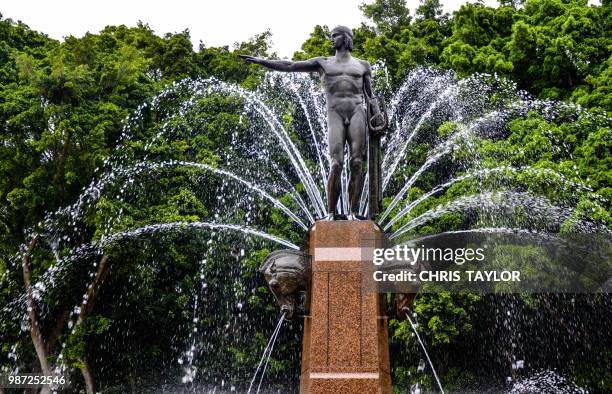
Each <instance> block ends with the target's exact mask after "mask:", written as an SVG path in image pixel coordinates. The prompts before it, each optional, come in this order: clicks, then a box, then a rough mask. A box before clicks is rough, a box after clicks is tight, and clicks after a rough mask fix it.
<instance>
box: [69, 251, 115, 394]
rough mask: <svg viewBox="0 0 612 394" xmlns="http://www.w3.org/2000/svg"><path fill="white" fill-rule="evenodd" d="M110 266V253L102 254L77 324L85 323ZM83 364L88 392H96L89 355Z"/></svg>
mask: <svg viewBox="0 0 612 394" xmlns="http://www.w3.org/2000/svg"><path fill="white" fill-rule="evenodd" d="M109 268H110V264H109V262H108V255H104V256H102V259H101V260H100V263H99V264H98V269H97V270H96V275H95V276H94V279H93V281H92V282H91V284H90V285H89V287H88V288H87V293H85V297H84V298H83V302H82V303H81V310H80V312H79V319H78V320H77V324H83V322H84V321H85V319H86V318H87V316H88V315H89V313H91V311H92V310H93V307H94V304H95V302H96V299H97V298H98V294H99V291H100V287H101V285H102V282H103V281H104V278H106V274H107V273H108V270H109ZM82 361H83V366H82V367H81V373H82V374H83V379H85V387H86V389H87V394H94V393H95V392H96V386H95V383H94V378H93V373H92V370H91V365H90V364H89V361H88V359H87V356H85V357H83V360H82Z"/></svg>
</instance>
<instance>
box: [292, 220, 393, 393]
mask: <svg viewBox="0 0 612 394" xmlns="http://www.w3.org/2000/svg"><path fill="white" fill-rule="evenodd" d="M383 237H384V234H383V233H382V232H381V231H380V228H379V227H378V226H376V225H375V224H374V223H373V222H371V221H320V222H317V223H316V224H315V226H314V227H313V228H312V230H311V232H310V235H309V249H310V250H309V253H310V255H311V256H312V265H311V267H312V277H311V286H310V294H309V298H310V301H309V312H310V313H309V315H307V316H306V317H305V320H304V339H303V352H302V369H301V377H300V392H301V393H391V375H390V369H389V347H388V340H387V337H388V329H387V317H386V316H385V308H384V304H383V299H382V297H381V296H380V295H379V294H377V293H375V292H367V291H365V290H363V289H362V256H363V255H364V254H363V253H362V249H361V248H362V246H364V245H367V246H366V247H370V248H371V247H381V245H382V244H383Z"/></svg>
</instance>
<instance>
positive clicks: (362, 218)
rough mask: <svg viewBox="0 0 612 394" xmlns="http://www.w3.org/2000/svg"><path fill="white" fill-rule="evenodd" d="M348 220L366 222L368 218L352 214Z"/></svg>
mask: <svg viewBox="0 0 612 394" xmlns="http://www.w3.org/2000/svg"><path fill="white" fill-rule="evenodd" d="M348 220H366V217H365V216H361V215H358V214H356V213H351V214H350V215H348Z"/></svg>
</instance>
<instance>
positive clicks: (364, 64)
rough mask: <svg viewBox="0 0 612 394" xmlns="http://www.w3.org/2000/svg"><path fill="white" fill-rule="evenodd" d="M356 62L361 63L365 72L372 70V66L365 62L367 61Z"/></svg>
mask: <svg viewBox="0 0 612 394" xmlns="http://www.w3.org/2000/svg"><path fill="white" fill-rule="evenodd" d="M357 60H358V61H359V63H361V65H362V66H363V67H365V69H366V70H367V71H370V70H372V66H371V65H370V62H369V61H367V60H363V59H357Z"/></svg>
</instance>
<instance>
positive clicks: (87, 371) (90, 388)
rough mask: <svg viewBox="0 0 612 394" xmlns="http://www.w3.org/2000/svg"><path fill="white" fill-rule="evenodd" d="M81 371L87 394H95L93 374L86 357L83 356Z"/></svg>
mask: <svg viewBox="0 0 612 394" xmlns="http://www.w3.org/2000/svg"><path fill="white" fill-rule="evenodd" d="M81 373H82V374H83V378H84V379H85V388H86V390H87V394H95V393H96V386H95V384H94V380H93V374H92V373H91V366H90V365H89V361H87V357H84V358H83V365H82V366H81Z"/></svg>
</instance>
